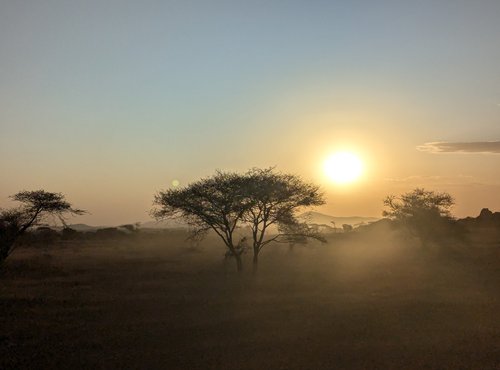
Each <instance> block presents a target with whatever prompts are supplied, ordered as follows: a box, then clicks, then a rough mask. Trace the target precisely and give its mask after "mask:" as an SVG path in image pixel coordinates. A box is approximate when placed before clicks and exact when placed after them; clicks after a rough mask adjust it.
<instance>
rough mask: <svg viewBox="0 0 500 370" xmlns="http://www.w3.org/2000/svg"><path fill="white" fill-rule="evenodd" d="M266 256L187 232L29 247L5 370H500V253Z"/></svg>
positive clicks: (8, 332) (367, 241) (2, 315)
mask: <svg viewBox="0 0 500 370" xmlns="http://www.w3.org/2000/svg"><path fill="white" fill-rule="evenodd" d="M267 248H268V249H267V250H264V251H263V253H262V256H261V264H260V269H259V271H258V273H257V274H253V273H252V271H251V266H250V265H247V266H245V267H246V271H244V273H243V274H238V273H236V272H235V263H234V261H233V260H224V259H223V254H224V249H223V247H222V245H221V243H220V242H218V241H217V240H216V239H214V238H209V239H208V240H206V241H205V242H203V243H201V244H200V245H199V246H197V247H193V246H190V245H189V243H187V242H185V241H184V236H183V235H179V234H175V233H172V234H171V236H169V237H168V238H165V237H164V236H163V237H161V238H160V237H155V236H143V237H138V238H136V239H129V240H117V241H109V242H106V243H104V242H97V241H96V242H92V243H76V244H71V243H70V244H58V245H50V246H46V247H38V248H19V249H17V250H16V251H15V252H14V254H13V255H12V256H11V257H10V258H9V259H8V260H7V261H6V262H5V263H4V265H3V267H2V270H1V272H0V282H1V285H0V369H454V370H455V369H499V368H500V248H499V247H498V246H497V247H492V246H490V247H484V246H482V247H481V246H479V247H474V248H472V247H456V248H455V249H453V248H452V249H449V248H446V249H442V248H437V249H431V250H427V251H422V250H421V249H420V248H419V247H418V245H416V243H414V242H413V241H411V240H408V239H405V238H392V237H389V236H388V235H382V236H380V235H379V236H377V237H374V236H373V235H366V236H365V237H362V236H355V235H353V236H349V237H337V238H333V239H332V240H331V241H330V242H329V244H327V245H324V244H310V245H307V246H295V247H294V248H293V250H289V248H288V246H286V245H279V246H268V247H267ZM245 260H246V262H247V263H250V261H251V255H246V256H245Z"/></svg>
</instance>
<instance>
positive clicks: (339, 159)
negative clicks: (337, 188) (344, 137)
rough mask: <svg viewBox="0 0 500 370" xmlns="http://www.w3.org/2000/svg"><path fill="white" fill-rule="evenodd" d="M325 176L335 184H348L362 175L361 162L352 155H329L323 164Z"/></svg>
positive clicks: (339, 153) (338, 153)
mask: <svg viewBox="0 0 500 370" xmlns="http://www.w3.org/2000/svg"><path fill="white" fill-rule="evenodd" d="M323 170H324V173H325V175H326V176H327V177H328V178H329V179H330V180H331V181H333V182H334V183H336V184H349V183H352V182H354V181H356V180H357V179H359V177H360V176H361V175H362V173H363V162H362V161H361V159H360V158H359V157H358V156H357V155H356V154H354V153H351V152H337V153H334V154H332V155H330V156H329V157H328V158H327V159H326V160H325V162H324V165H323Z"/></svg>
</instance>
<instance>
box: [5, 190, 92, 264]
mask: <svg viewBox="0 0 500 370" xmlns="http://www.w3.org/2000/svg"><path fill="white" fill-rule="evenodd" d="M11 198H12V199H13V200H15V201H17V202H20V203H21V205H20V206H19V207H17V208H12V209H7V210H0V262H3V261H4V260H5V259H6V258H7V257H8V256H9V255H10V254H11V253H12V251H13V250H14V248H15V245H16V240H17V239H18V238H19V237H20V236H21V235H22V234H23V233H24V232H26V231H27V230H28V229H30V228H31V227H34V226H37V225H39V224H40V223H41V222H42V221H43V220H45V219H46V218H47V217H49V216H52V217H56V218H58V219H59V220H60V221H61V222H62V223H63V224H64V225H66V222H65V216H66V215H68V214H73V215H81V214H84V213H85V211H83V210H81V209H76V208H73V207H72V206H71V204H70V203H68V202H67V201H66V200H65V198H64V195H62V194H61V193H50V192H47V191H45V190H35V191H21V192H19V193H17V194H14V195H12V196H11Z"/></svg>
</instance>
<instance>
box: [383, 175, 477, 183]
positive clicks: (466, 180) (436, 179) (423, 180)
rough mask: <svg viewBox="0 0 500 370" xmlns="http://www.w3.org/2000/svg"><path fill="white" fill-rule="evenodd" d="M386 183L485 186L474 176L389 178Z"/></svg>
mask: <svg viewBox="0 0 500 370" xmlns="http://www.w3.org/2000/svg"><path fill="white" fill-rule="evenodd" d="M385 181H387V182H390V183H399V184H412V185H483V184H482V183H480V182H479V181H478V180H476V179H475V178H474V177H472V176H467V175H456V176H419V175H414V176H408V177H402V178H387V179H385Z"/></svg>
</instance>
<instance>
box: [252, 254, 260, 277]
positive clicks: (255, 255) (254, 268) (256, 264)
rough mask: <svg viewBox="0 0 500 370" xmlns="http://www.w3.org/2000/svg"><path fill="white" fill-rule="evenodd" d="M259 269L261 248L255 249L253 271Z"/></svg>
mask: <svg viewBox="0 0 500 370" xmlns="http://www.w3.org/2000/svg"><path fill="white" fill-rule="evenodd" d="M258 269H259V250H258V249H254V250H253V272H254V273H256V272H257V271H258Z"/></svg>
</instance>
